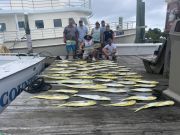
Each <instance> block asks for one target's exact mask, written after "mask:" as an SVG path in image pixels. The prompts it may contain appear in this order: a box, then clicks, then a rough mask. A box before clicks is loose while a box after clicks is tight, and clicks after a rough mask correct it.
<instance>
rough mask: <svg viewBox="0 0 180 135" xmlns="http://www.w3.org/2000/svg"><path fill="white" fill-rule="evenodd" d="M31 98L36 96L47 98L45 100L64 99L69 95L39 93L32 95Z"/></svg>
mask: <svg viewBox="0 0 180 135" xmlns="http://www.w3.org/2000/svg"><path fill="white" fill-rule="evenodd" d="M32 98H38V99H47V100H66V99H69V98H70V97H69V96H68V95H64V94H61V95H39V96H33V97H32Z"/></svg>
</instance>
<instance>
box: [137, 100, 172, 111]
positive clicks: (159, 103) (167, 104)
mask: <svg viewBox="0 0 180 135" xmlns="http://www.w3.org/2000/svg"><path fill="white" fill-rule="evenodd" d="M174 104H175V102H174V101H161V102H154V103H149V104H146V105H144V106H142V107H140V108H138V109H136V111H135V112H138V111H140V110H143V109H147V108H152V107H162V106H172V105H174Z"/></svg>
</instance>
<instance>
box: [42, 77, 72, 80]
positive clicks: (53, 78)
mask: <svg viewBox="0 0 180 135" xmlns="http://www.w3.org/2000/svg"><path fill="white" fill-rule="evenodd" d="M44 78H45V79H52V80H67V79H69V78H68V77H64V76H44Z"/></svg>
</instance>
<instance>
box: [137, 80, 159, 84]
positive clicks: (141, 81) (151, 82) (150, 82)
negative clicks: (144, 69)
mask: <svg viewBox="0 0 180 135" xmlns="http://www.w3.org/2000/svg"><path fill="white" fill-rule="evenodd" d="M137 82H138V83H144V84H158V83H159V82H156V81H146V80H139V81H137Z"/></svg>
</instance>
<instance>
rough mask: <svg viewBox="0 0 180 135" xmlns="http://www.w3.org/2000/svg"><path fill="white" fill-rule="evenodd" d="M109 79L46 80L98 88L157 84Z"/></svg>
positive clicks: (61, 84)
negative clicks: (112, 80)
mask: <svg viewBox="0 0 180 135" xmlns="http://www.w3.org/2000/svg"><path fill="white" fill-rule="evenodd" d="M98 81H106V83H103V84H96V83H94V82H98ZM109 81H110V80H102V79H99V80H97V79H96V80H95V81H92V80H80V79H69V80H58V81H46V82H47V83H50V84H56V85H59V86H66V87H70V88H77V89H83V88H84V89H100V88H108V87H114V88H123V87H127V86H131V87H136V88H137V87H138V88H154V87H156V86H157V85H156V84H136V83H135V82H132V81H131V82H130V81H123V82H122V81H120V82H109Z"/></svg>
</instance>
